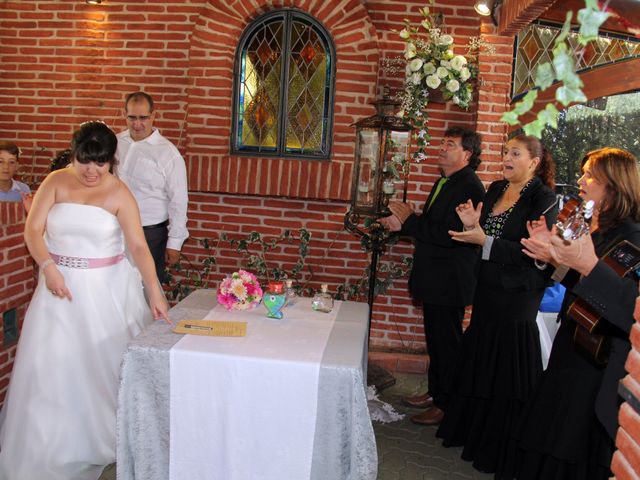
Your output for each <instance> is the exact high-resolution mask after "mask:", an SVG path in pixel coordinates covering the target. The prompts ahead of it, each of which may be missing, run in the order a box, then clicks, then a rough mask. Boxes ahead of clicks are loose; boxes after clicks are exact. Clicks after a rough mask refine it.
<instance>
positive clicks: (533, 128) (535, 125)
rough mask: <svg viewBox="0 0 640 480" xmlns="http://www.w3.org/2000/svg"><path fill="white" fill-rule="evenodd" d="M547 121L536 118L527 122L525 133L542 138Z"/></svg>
mask: <svg viewBox="0 0 640 480" xmlns="http://www.w3.org/2000/svg"><path fill="white" fill-rule="evenodd" d="M545 126H546V125H545V123H544V122H543V121H542V120H538V119H536V120H534V121H532V122H529V123H527V124H526V125H525V126H524V127H522V129H523V130H524V133H525V135H531V136H534V137H537V138H542V130H544V127H545Z"/></svg>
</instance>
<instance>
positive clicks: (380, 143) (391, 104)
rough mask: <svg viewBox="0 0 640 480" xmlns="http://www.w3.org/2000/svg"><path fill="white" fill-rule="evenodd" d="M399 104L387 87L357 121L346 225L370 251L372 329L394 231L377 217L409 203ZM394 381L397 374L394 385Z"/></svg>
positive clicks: (406, 137) (405, 133)
mask: <svg viewBox="0 0 640 480" xmlns="http://www.w3.org/2000/svg"><path fill="white" fill-rule="evenodd" d="M399 104H400V102H397V101H394V100H392V99H391V98H390V97H389V95H388V92H387V91H385V95H384V98H383V99H381V100H377V101H375V102H373V105H375V107H376V114H375V115H373V116H371V117H367V118H365V119H362V120H360V121H358V122H356V123H355V124H354V126H355V127H356V151H355V164H354V175H353V181H352V185H351V205H350V209H349V211H348V212H347V214H346V215H345V217H344V226H345V229H346V230H348V231H349V232H351V233H353V234H354V235H356V236H357V237H359V238H360V243H361V244H362V247H363V248H364V250H365V251H367V252H370V253H371V264H370V266H369V287H368V288H369V290H368V295H367V301H368V304H369V318H368V328H367V331H368V332H369V334H370V331H371V317H372V312H373V302H374V299H375V296H376V273H377V270H378V258H379V256H380V254H382V253H384V251H385V249H386V246H387V243H388V241H389V236H390V235H389V232H388V230H386V229H385V228H384V227H383V226H382V225H381V224H380V222H378V221H377V220H378V219H379V218H381V217H386V216H388V215H391V212H390V210H389V208H388V205H389V201H390V200H402V201H403V202H405V201H406V199H407V183H408V177H409V159H410V156H409V146H410V143H411V142H410V140H411V130H412V127H411V125H410V124H409V123H407V122H405V121H404V119H403V118H401V117H399V116H397V115H395V111H396V109H397V107H398V105H399ZM361 220H362V224H363V227H362V228H361V227H360V223H361ZM367 344H368V339H367ZM391 378H392V379H393V377H391ZM393 383H395V379H393V382H392V383H391V384H393ZM376 386H377V384H376Z"/></svg>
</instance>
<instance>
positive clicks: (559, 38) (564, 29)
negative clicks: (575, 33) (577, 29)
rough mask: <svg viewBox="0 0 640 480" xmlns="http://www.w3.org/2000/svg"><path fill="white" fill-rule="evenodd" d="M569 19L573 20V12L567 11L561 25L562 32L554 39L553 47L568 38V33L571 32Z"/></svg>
mask: <svg viewBox="0 0 640 480" xmlns="http://www.w3.org/2000/svg"><path fill="white" fill-rule="evenodd" d="M571 18H573V12H572V11H571V10H569V11H568V12H567V16H566V17H565V19H564V24H563V25H562V30H560V33H559V34H558V36H557V37H556V39H555V42H554V43H555V45H559V44H561V43H563V42H564V41H565V39H566V38H567V36H569V32H570V31H571Z"/></svg>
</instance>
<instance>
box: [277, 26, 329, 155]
mask: <svg viewBox="0 0 640 480" xmlns="http://www.w3.org/2000/svg"><path fill="white" fill-rule="evenodd" d="M289 44H290V53H289V82H288V89H287V92H288V93H287V113H286V119H287V130H286V138H285V145H286V149H287V151H288V152H296V151H297V152H301V153H307V154H322V153H323V150H324V148H323V147H324V145H323V143H324V142H323V138H324V137H325V136H326V131H325V125H326V121H327V115H328V105H327V103H328V93H329V89H328V86H329V78H328V77H329V75H328V74H327V72H328V71H329V70H328V69H329V66H330V63H329V55H328V51H327V48H326V46H325V45H324V42H323V40H322V38H321V37H320V35H319V34H318V33H317V32H316V30H315V29H314V28H313V26H312V25H310V24H308V23H306V22H303V21H299V20H294V21H293V22H292V27H291V38H290V43H289Z"/></svg>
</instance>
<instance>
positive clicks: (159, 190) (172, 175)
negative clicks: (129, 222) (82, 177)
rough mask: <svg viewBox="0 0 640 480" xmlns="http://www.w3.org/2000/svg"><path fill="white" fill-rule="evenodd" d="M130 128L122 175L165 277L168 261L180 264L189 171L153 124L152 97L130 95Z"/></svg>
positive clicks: (122, 144) (120, 154) (120, 153)
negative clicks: (136, 204) (137, 207)
mask: <svg viewBox="0 0 640 480" xmlns="http://www.w3.org/2000/svg"><path fill="white" fill-rule="evenodd" d="M124 115H125V118H126V120H127V130H125V131H123V132H120V133H119V134H118V150H117V158H118V161H119V165H118V174H119V176H120V178H122V180H123V181H124V182H125V183H126V184H127V186H128V187H129V188H130V189H131V191H132V192H133V195H134V196H135V197H136V200H137V202H138V206H139V208H140V217H141V220H142V226H143V228H144V234H145V238H146V239H147V243H148V244H149V249H150V250H151V254H152V255H153V259H154V261H155V264H156V271H157V273H158V278H160V279H163V278H164V267H165V263H168V264H173V263H177V262H178V260H179V259H180V250H181V249H182V244H183V242H184V241H185V240H186V239H187V237H188V236H189V232H188V231H187V203H188V193H187V192H188V188H187V170H186V167H185V163H184V159H183V158H182V155H180V152H179V151H178V149H177V148H176V147H175V146H174V145H173V144H172V143H171V142H170V141H169V140H167V139H166V138H164V137H163V136H162V135H160V132H159V131H158V130H157V129H155V128H153V121H154V119H155V116H156V112H155V110H154V108H153V99H152V98H151V96H150V95H148V94H146V93H144V92H135V93H131V94H129V95H127V98H126V100H125V109H124Z"/></svg>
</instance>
